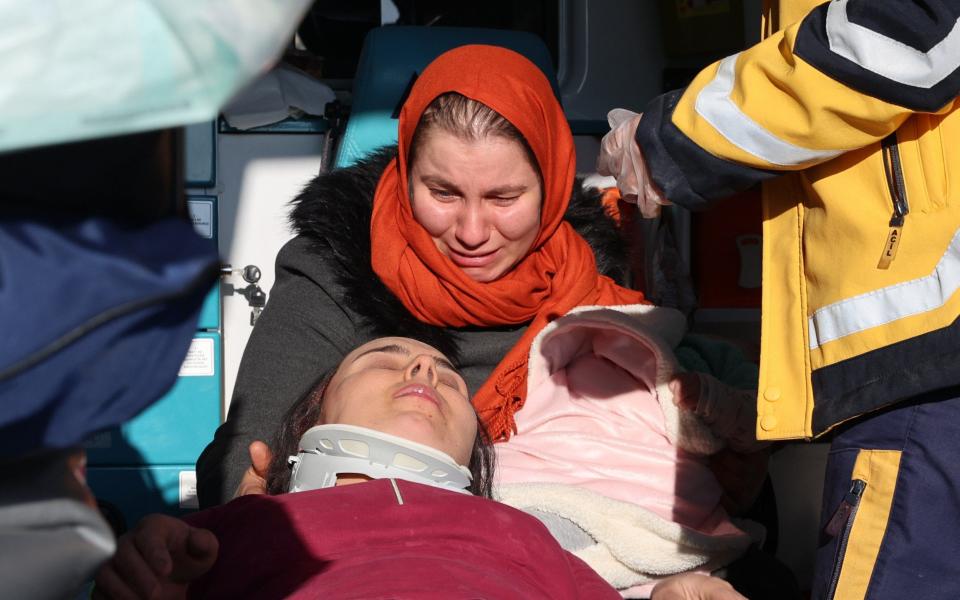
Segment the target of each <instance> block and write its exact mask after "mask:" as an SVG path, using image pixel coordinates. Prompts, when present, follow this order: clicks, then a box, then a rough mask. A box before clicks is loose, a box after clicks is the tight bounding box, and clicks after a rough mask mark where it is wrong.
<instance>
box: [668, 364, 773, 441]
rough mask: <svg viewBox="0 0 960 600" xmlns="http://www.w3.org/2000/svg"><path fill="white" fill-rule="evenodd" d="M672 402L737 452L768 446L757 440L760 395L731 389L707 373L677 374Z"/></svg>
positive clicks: (673, 383)
mask: <svg viewBox="0 0 960 600" xmlns="http://www.w3.org/2000/svg"><path fill="white" fill-rule="evenodd" d="M670 390H671V391H672V392H673V402H674V404H676V405H677V406H679V407H680V408H682V409H684V410H688V411H691V412H692V413H694V414H695V415H697V416H698V417H700V419H701V420H702V421H703V422H704V423H705V424H706V425H707V427H709V428H710V431H712V432H713V434H714V435H715V436H717V437H718V438H720V439H721V440H724V441H726V442H727V446H729V448H730V449H731V450H734V451H735V452H739V453H741V454H749V453H752V452H756V451H758V450H761V449H763V448H766V447H767V446H768V445H769V442H761V441H758V440H757V434H756V429H757V393H756V391H755V390H740V389H737V388H733V387H730V386H729V385H727V384H725V383H723V382H722V381H720V380H719V379H717V378H716V377H712V376H710V375H707V374H705V373H678V374H677V375H675V376H674V378H673V380H672V381H671V382H670Z"/></svg>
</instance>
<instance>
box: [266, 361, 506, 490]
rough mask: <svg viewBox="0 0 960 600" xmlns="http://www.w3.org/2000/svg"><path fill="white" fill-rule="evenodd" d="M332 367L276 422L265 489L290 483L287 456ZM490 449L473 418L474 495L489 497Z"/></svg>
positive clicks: (313, 419) (312, 416) (308, 423)
mask: <svg viewBox="0 0 960 600" xmlns="http://www.w3.org/2000/svg"><path fill="white" fill-rule="evenodd" d="M335 371H336V369H333V370H331V371H330V372H328V373H327V374H325V375H324V376H323V377H321V378H320V379H319V380H318V383H317V384H316V385H314V386H313V387H312V388H311V390H310V391H309V392H307V393H306V394H304V395H303V397H302V398H300V399H299V400H297V401H296V402H295V403H294V405H293V406H291V407H290V409H289V410H288V411H287V413H286V415H284V417H283V421H282V422H281V423H280V428H279V429H278V430H277V433H276V435H275V436H274V439H273V445H272V446H270V449H271V450H272V451H273V458H272V459H271V460H270V467H269V468H268V469H267V493H268V494H270V495H277V494H285V493H286V492H287V490H288V489H289V487H290V465H289V464H287V459H288V457H290V456H294V455H296V454H297V451H298V450H299V444H300V438H301V437H303V434H304V433H306V431H307V430H308V429H310V428H311V427H313V426H314V425H316V424H317V423H318V422H319V421H320V412H321V411H322V410H323V399H324V395H325V394H326V391H327V385H328V384H329V383H330V379H331V378H332V377H333V373H334V372H335ZM494 463H495V461H494V452H493V445H492V444H491V442H490V437H489V436H488V435H487V430H486V428H485V427H484V426H483V423H482V422H481V421H480V418H479V417H478V418H477V437H476V439H474V442H473V449H472V450H471V451H470V464H468V465H467V468H468V469H469V470H470V473H471V474H472V475H473V481H472V482H471V483H470V487H468V488H467V489H468V490H470V492H471V493H473V494H474V495H476V496H481V497H483V498H491V497H492V494H493V472H494V468H495V467H494Z"/></svg>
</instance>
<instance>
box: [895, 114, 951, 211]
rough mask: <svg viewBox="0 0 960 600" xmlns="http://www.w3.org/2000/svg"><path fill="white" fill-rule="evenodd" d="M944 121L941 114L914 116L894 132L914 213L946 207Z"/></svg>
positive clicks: (943, 116) (946, 178)
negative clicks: (896, 133)
mask: <svg viewBox="0 0 960 600" xmlns="http://www.w3.org/2000/svg"><path fill="white" fill-rule="evenodd" d="M944 118H946V116H945V115H934V114H923V113H918V114H915V115H913V116H912V117H911V118H909V119H908V120H907V121H906V122H904V124H903V125H901V127H900V129H899V130H898V135H897V137H898V139H899V143H900V146H901V156H902V158H903V163H904V165H903V166H904V173H905V179H906V185H907V187H908V189H909V191H910V194H911V199H912V201H913V204H914V209H915V210H917V211H918V212H922V213H928V212H936V211H938V210H942V209H944V208H946V207H947V205H948V204H949V194H950V184H949V173H948V171H947V169H948V166H947V159H946V153H945V151H944V145H943V130H942V128H941V123H942V122H943V120H944Z"/></svg>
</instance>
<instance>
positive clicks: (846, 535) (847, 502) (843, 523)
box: [825, 479, 867, 600]
mask: <svg viewBox="0 0 960 600" xmlns="http://www.w3.org/2000/svg"><path fill="white" fill-rule="evenodd" d="M866 488H867V482H866V481H863V480H862V479H854V480H853V484H852V485H851V486H850V491H849V492H847V495H846V496H844V497H843V502H841V503H840V506H838V507H837V510H836V512H834V513H833V516H832V517H830V522H829V523H827V526H826V528H825V531H826V533H827V534H828V535H830V536H832V537H837V535H840V534H842V537H841V538H840V541H839V542H838V543H837V556H836V559H835V560H834V563H833V575H832V577H831V578H830V591H829V593H828V594H827V599H828V600H833V596H834V594H836V593H837V583H838V582H839V581H840V569H841V567H843V557H844V555H845V554H846V552H847V541H848V540H849V539H850V530H851V529H853V520H854V518H855V517H856V516H857V507H859V506H860V499H861V498H862V497H863V492H864V490H865V489H866Z"/></svg>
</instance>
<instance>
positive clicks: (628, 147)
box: [597, 108, 670, 218]
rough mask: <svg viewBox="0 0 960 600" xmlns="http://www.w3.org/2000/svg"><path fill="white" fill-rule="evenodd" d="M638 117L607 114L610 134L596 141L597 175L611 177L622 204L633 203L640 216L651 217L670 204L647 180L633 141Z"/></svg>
mask: <svg viewBox="0 0 960 600" xmlns="http://www.w3.org/2000/svg"><path fill="white" fill-rule="evenodd" d="M642 116H643V115H642V114H638V113H635V112H631V111H629V110H626V109H623V108H615V109H613V110H611V111H610V112H609V113H607V122H608V123H609V124H610V133H608V134H607V135H605V136H603V139H602V140H601V141H600V155H599V156H598V157H597V173H599V174H601V175H612V176H613V177H615V178H616V180H617V187H618V188H619V189H620V195H621V198H623V200H624V202H630V203H633V204H636V205H637V206H639V207H640V214H642V215H643V216H644V217H646V218H652V217H656V216H657V215H659V214H660V206H661V205H663V204H670V202H669V201H668V200H667V199H666V198H664V196H663V193H661V192H660V190H659V189H657V186H656V184H654V183H653V180H651V179H650V174H649V172H648V171H647V162H646V160H644V158H643V153H642V152H641V151H640V146H638V145H637V142H636V140H635V139H634V136H635V134H636V131H637V125H638V124H639V123H640V117H642Z"/></svg>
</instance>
